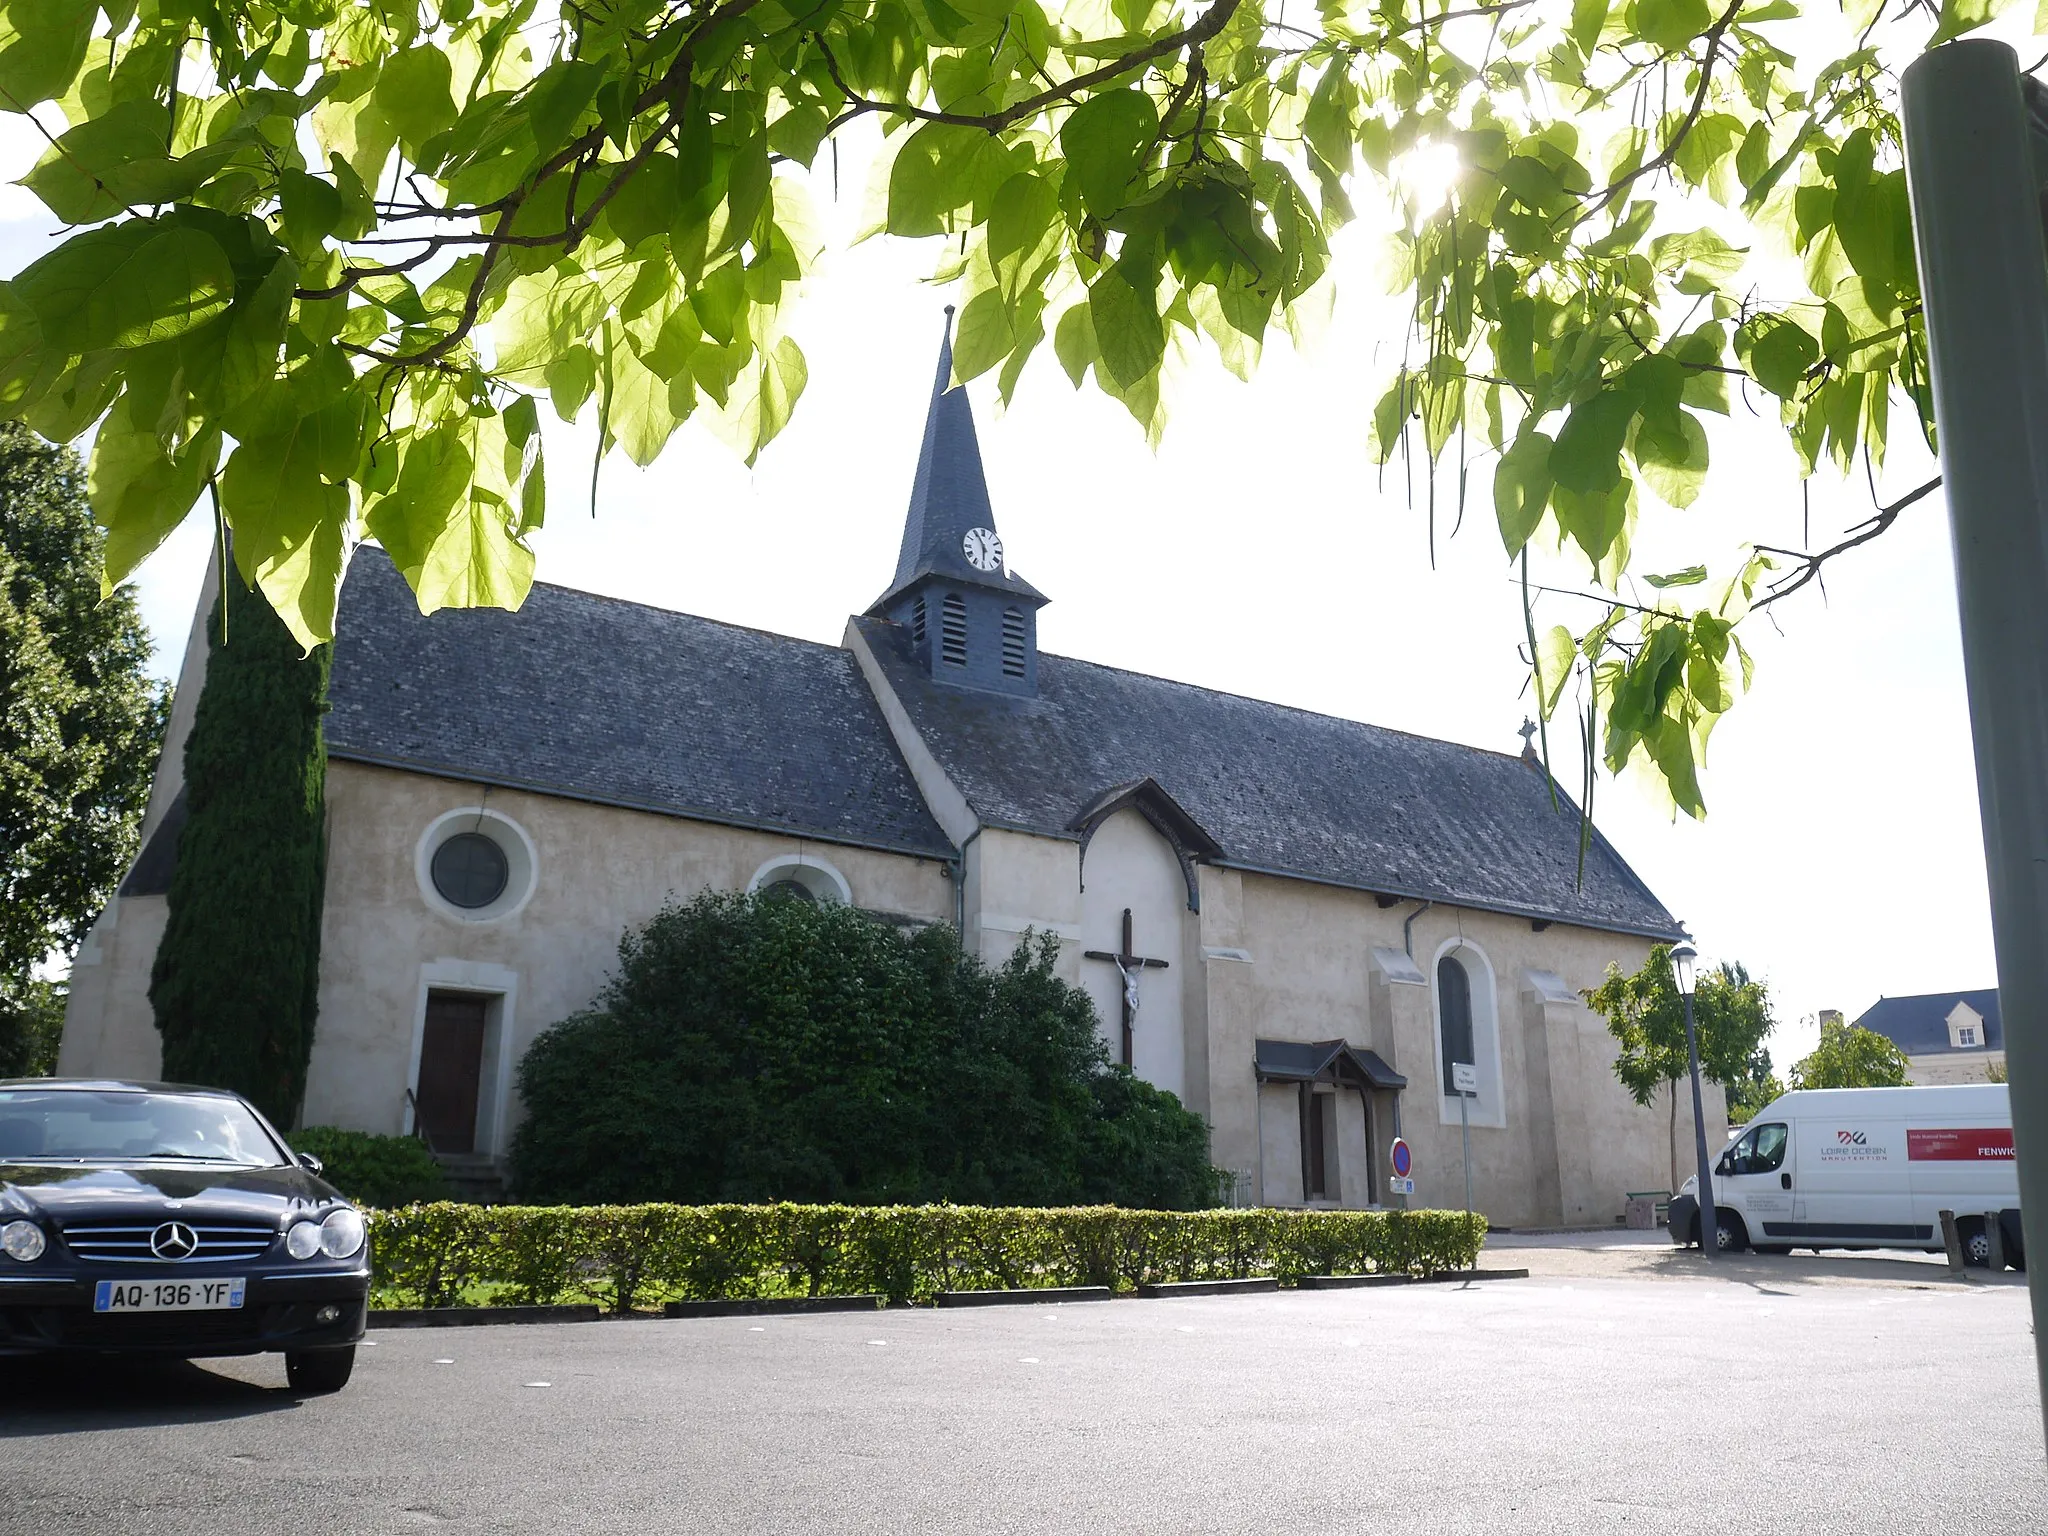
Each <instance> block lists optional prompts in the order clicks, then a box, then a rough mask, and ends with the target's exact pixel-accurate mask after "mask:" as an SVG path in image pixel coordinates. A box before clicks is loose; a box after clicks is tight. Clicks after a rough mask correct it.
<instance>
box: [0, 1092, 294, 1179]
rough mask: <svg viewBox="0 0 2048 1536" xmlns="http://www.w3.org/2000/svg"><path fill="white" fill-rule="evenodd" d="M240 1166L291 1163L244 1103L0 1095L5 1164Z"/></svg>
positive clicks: (123, 1095)
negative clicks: (153, 1162)
mask: <svg viewBox="0 0 2048 1536" xmlns="http://www.w3.org/2000/svg"><path fill="white" fill-rule="evenodd" d="M151 1159H155V1160H158V1161H166V1162H190V1163H232V1164H235V1165H237V1166H239V1167H244V1168H274V1167H277V1166H279V1165H281V1164H282V1163H284V1162H285V1161H286V1158H285V1155H284V1152H283V1149H282V1148H280V1147H279V1146H278V1144H277V1142H276V1140H275V1139H274V1138H273V1137H272V1136H271V1135H270V1133H269V1132H267V1131H266V1130H264V1128H263V1122H262V1121H260V1120H258V1119H257V1118H256V1116H255V1115H254V1114H253V1113H252V1112H251V1111H250V1109H249V1106H248V1105H246V1104H244V1103H242V1102H241V1101H240V1100H238V1099H229V1098H217V1097H215V1096H214V1095H212V1094H198V1093H138V1092H134V1091H128V1092H105V1093H102V1092H93V1091H91V1090H87V1089H62V1088H26V1089H25V1088H10V1089H4V1090H0V1163H9V1162H13V1163H20V1162H55V1163H94V1162H141V1161H148V1160H151Z"/></svg>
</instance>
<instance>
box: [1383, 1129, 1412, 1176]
mask: <svg viewBox="0 0 2048 1536" xmlns="http://www.w3.org/2000/svg"><path fill="white" fill-rule="evenodd" d="M1387 1161H1388V1162H1390V1163H1392V1164H1393V1165H1394V1176H1395V1177H1396V1178H1401V1179H1405V1178H1407V1177H1408V1174H1409V1171H1410V1170H1411V1169H1412V1168H1413V1167H1414V1165H1415V1158H1414V1155H1413V1154H1412V1153H1410V1152H1409V1150H1408V1143H1407V1142H1405V1141H1403V1140H1402V1139H1401V1138H1400V1137H1398V1136H1396V1137H1395V1138H1394V1150H1393V1154H1392V1155H1391V1156H1390V1157H1389V1158H1388V1159H1387Z"/></svg>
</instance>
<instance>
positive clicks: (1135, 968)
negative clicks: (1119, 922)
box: [1082, 907, 1166, 1067]
mask: <svg viewBox="0 0 2048 1536" xmlns="http://www.w3.org/2000/svg"><path fill="white" fill-rule="evenodd" d="M1082 954H1083V955H1084V956H1085V957H1086V958H1087V959H1090V960H1107V961H1108V962H1109V963H1110V964H1111V965H1113V966H1115V967H1116V971H1117V975H1119V976H1121V977H1122V978H1123V983H1124V986H1123V1022H1124V1065H1125V1066H1127V1067H1128V1066H1129V1065H1130V1064H1131V1026H1132V1025H1133V1024H1135V1023H1137V1022H1138V1001H1139V999H1138V972H1140V971H1142V970H1144V969H1145V968H1146V967H1148V966H1149V967H1151V968H1152V969H1153V970H1158V971H1163V970H1165V969H1166V962H1165V961H1164V960H1154V959H1151V958H1150V957H1149V956H1146V955H1140V954H1134V953H1132V950H1131V909H1130V908H1129V907H1125V908H1124V942H1123V947H1122V948H1121V949H1119V950H1118V951H1117V952H1116V953H1115V954H1111V953H1110V952H1109V951H1108V950H1106V949H1089V950H1083V951H1082Z"/></svg>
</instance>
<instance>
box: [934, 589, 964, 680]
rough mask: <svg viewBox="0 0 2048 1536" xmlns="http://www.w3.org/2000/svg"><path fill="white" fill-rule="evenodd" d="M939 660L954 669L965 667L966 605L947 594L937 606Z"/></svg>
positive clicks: (957, 598)
mask: <svg viewBox="0 0 2048 1536" xmlns="http://www.w3.org/2000/svg"><path fill="white" fill-rule="evenodd" d="M939 659H940V660H941V661H943V662H946V663H947V664H949V665H951V666H955V667H964V666H966V665H967V603H966V601H965V600H964V599H963V598H962V597H961V596H960V594H959V593H958V592H948V593H947V594H946V600H945V601H944V602H942V603H941V604H939Z"/></svg>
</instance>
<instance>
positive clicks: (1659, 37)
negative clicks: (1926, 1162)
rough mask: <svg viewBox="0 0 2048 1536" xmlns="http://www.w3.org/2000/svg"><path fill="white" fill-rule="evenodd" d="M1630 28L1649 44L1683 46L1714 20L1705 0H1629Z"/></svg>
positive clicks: (1674, 47) (1653, 45)
mask: <svg viewBox="0 0 2048 1536" xmlns="http://www.w3.org/2000/svg"><path fill="white" fill-rule="evenodd" d="M1628 16H1629V30H1630V31H1631V32H1633V33H1635V35H1636V36H1638V37H1640V38H1641V39H1642V40H1643V41H1644V42H1646V43H1649V44H1650V45H1651V46H1652V47H1656V48H1663V49H1667V50H1676V49H1680V48H1683V47H1685V45H1686V44H1688V43H1690V42H1691V41H1692V40H1693V39H1694V38H1696V37H1698V36H1699V35H1700V34H1701V33H1702V32H1704V31H1706V30H1707V28H1708V26H1709V25H1710V24H1711V23H1712V22H1713V13H1712V12H1711V11H1709V10H1708V9H1707V0H1630V4H1629V8H1628Z"/></svg>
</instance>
